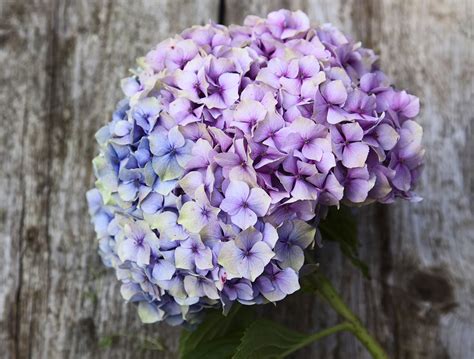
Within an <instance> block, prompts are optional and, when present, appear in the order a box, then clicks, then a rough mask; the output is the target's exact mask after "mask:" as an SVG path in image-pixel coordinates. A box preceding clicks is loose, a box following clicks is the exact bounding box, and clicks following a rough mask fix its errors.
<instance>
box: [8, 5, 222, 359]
mask: <svg viewBox="0 0 474 359" xmlns="http://www.w3.org/2000/svg"><path fill="white" fill-rule="evenodd" d="M217 15H218V3H217V1H214V0H209V1H200V2H199V4H198V3H197V2H194V1H134V2H129V1H85V0H84V1H72V2H71V1H53V0H49V1H48V0H44V1H34V2H30V1H16V0H12V1H2V2H0V24H1V25H0V46H1V49H0V59H1V63H2V68H3V70H2V71H1V75H0V79H1V84H2V92H1V95H0V107H1V108H2V113H1V118H2V120H1V121H2V126H1V130H0V131H1V139H2V143H1V145H0V151H1V152H0V153H1V163H2V171H1V172H2V173H1V175H0V176H1V177H0V178H1V188H2V190H1V200H0V203H1V204H0V206H1V207H0V208H1V212H0V213H1V216H0V220H1V223H0V230H1V237H0V241H1V245H2V249H3V250H2V251H1V252H2V254H1V256H0V258H1V259H2V266H1V269H0V279H1V283H2V284H1V287H0V288H1V289H0V348H1V349H0V351H1V352H2V354H1V356H2V357H7V358H28V357H33V358H92V357H94V358H99V357H114V358H136V357H137V356H139V357H152V356H154V355H155V352H151V351H143V345H142V341H143V338H144V337H151V338H153V337H158V336H160V337H162V338H163V340H164V343H165V344H166V345H167V346H168V347H169V348H171V349H174V348H175V347H176V340H177V333H178V330H177V329H171V328H169V327H166V326H142V325H141V324H140V323H139V320H138V318H137V315H136V310H135V308H134V307H133V306H131V305H127V304H125V303H124V302H123V300H122V299H121V298H120V294H119V291H118V285H117V284H118V283H117V281H116V280H115V278H114V277H113V274H112V273H111V272H108V271H105V270H104V268H103V266H102V265H101V263H100V261H99V258H98V255H97V254H96V245H97V243H96V241H95V239H94V234H93V230H92V228H91V226H90V223H89V218H88V216H87V207H86V203H85V191H86V190H87V189H88V188H90V187H91V186H92V184H93V175H92V172H91V166H90V161H91V160H92V158H93V156H94V154H95V153H96V152H97V148H96V146H95V143H94V142H95V140H94V136H93V135H94V133H95V131H96V130H97V129H98V128H99V127H100V126H102V125H103V124H104V123H106V122H107V121H108V120H109V117H110V115H111V111H112V110H113V107H114V103H115V102H116V101H118V100H119V99H120V86H119V79H120V78H122V77H124V76H126V75H127V70H128V68H130V67H132V66H134V64H135V58H136V57H138V56H142V55H143V54H144V53H145V51H147V49H149V48H151V47H152V46H153V45H154V44H156V43H158V42H159V41H161V40H163V39H165V38H166V37H168V36H170V35H172V34H174V33H176V32H178V31H180V30H182V29H184V28H186V27H188V26H191V25H193V24H195V23H204V22H207V21H209V20H210V19H212V20H214V21H217ZM124 333H128V334H129V335H130V336H126V337H122V336H120V335H122V334H124ZM112 337H113V338H115V340H114V341H115V343H114V345H113V346H112V347H111V348H110V349H102V348H101V347H100V343H101V340H104V339H107V338H112ZM161 357H174V354H172V353H169V354H166V353H165V354H164V355H161Z"/></svg>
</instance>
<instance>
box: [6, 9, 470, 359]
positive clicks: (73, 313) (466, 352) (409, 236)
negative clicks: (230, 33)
mask: <svg viewBox="0 0 474 359" xmlns="http://www.w3.org/2000/svg"><path fill="white" fill-rule="evenodd" d="M282 7H286V8H292V9H297V8H300V9H302V10H304V11H306V12H307V13H308V15H309V16H310V18H311V20H312V21H314V22H315V23H322V22H332V23H334V24H335V25H337V26H338V27H340V28H341V29H343V30H344V31H346V32H348V33H351V34H352V35H353V36H354V37H355V38H357V39H360V40H361V41H362V42H363V44H364V45H365V46H368V47H373V48H375V49H376V51H377V52H378V53H379V54H380V58H381V64H382V67H383V69H384V70H386V71H387V72H388V73H389V74H390V75H391V76H392V78H393V79H395V83H396V84H397V85H398V86H400V87H404V88H407V89H409V90H410V91H411V92H413V93H415V94H417V95H418V96H419V97H420V98H421V100H422V113H421V120H420V121H421V123H422V125H423V127H424V131H425V137H424V143H425V146H426V149H427V151H426V152H427V156H426V169H425V171H424V174H423V177H422V180H421V185H420V192H421V194H422V195H423V196H424V198H425V200H424V201H423V202H421V203H419V204H407V203H397V204H396V205H393V206H389V207H384V206H381V205H375V206H371V207H369V208H364V209H363V210H361V211H360V223H361V225H360V229H359V235H360V239H361V242H362V247H361V256H362V258H363V259H364V260H365V261H367V262H368V263H369V264H370V267H371V273H372V276H373V279H372V280H371V281H368V280H366V279H363V278H362V276H361V275H360V274H359V273H358V272H357V271H356V270H354V269H353V268H352V266H351V265H350V264H349V263H348V261H347V260H346V259H344V258H342V257H341V255H340V254H339V252H338V250H337V248H335V247H334V246H333V245H331V244H326V245H325V246H324V248H323V249H322V250H321V265H322V267H323V268H324V270H325V271H326V272H327V273H330V276H331V278H332V280H333V281H334V283H335V285H336V286H337V287H338V288H339V289H340V291H341V292H342V293H343V296H344V298H345V299H346V301H347V302H348V303H349V304H350V306H351V307H352V308H353V310H354V311H355V312H356V313H358V314H359V315H360V317H361V319H362V321H363V322H364V323H366V324H367V325H368V327H369V328H370V329H371V330H372V331H373V332H374V333H375V334H376V335H377V337H378V338H379V340H380V341H381V342H382V344H383V345H384V346H385V347H386V348H387V350H388V352H389V353H390V356H391V357H393V358H400V359H401V358H430V359H431V358H453V359H458V358H459V359H469V358H472V356H473V353H474V279H473V273H474V219H473V211H474V204H473V203H474V202H473V193H474V176H473V172H474V162H473V152H474V146H473V142H472V138H473V128H474V126H473V125H472V121H473V92H474V89H473V81H472V78H473V68H474V63H473V61H474V60H473V58H474V57H473V49H474V43H473V39H472V36H473V33H472V32H473V20H472V19H473V15H474V13H473V3H472V1H470V0H457V1H456V0H443V1H440V0H416V1H408V0H381V1H379V0H319V1H317V0H296V1H277V0H264V1H250V0H246V1H243V0H221V1H218V0H206V1H203V0H200V1H182V0H169V1H162V0H159V1H158V0H157V1H151V0H149V1H147V0H140V1H126V0H120V1H119V0H109V1H105V0H104V1H92V0H91V1H87V0H83V1H78V0H77V1H65V0H34V1H26V0H0V64H1V65H2V69H1V71H0V86H1V91H0V109H1V112H0V118H1V126H0V138H1V142H0V163H1V167H0V168H1V171H0V248H1V249H0V260H1V263H2V265H1V266H0V356H2V357H3V356H4V357H6V358H28V357H31V358H103V357H114V358H138V357H140V358H141V357H159V358H174V357H176V356H175V354H174V350H175V348H176V344H177V338H178V334H179V330H177V329H175V328H174V329H173V328H170V327H167V326H164V325H162V326H160V325H141V324H140V323H139V320H138V318H137V315H136V311H135V308H133V306H132V305H127V304H125V303H124V302H123V300H122V299H121V298H120V294H119V292H118V285H117V283H116V281H115V280H114V278H113V274H112V273H110V272H107V271H106V270H104V268H103V267H102V265H101V264H100V261H99V259H98V256H97V254H96V242H95V240H94V235H93V231H92V227H91V226H90V225H89V217H88V215H87V208H86V203H85V197H84V193H85V191H86V189H88V188H90V187H91V186H92V183H93V176H92V172H91V165H90V161H91V159H92V157H93V156H94V154H95V152H96V151H97V149H96V146H95V142H94V138H93V134H94V132H95V131H96V129H97V128H98V127H100V126H101V125H102V124H104V123H105V122H107V121H108V118H109V117H110V114H111V111H112V109H113V106H114V103H115V101H117V100H118V99H119V98H120V89H119V81H118V79H120V78H121V77H123V76H125V75H126V74H127V69H128V68H129V67H131V66H133V64H134V60H135V58H136V57H137V56H141V55H142V54H144V52H145V51H146V50H147V49H149V48H150V47H151V46H153V45H154V44H155V43H157V42H158V41H160V40H163V39H165V38H166V37H168V36H170V35H172V34H174V33H176V32H178V31H180V30H181V29H184V28H185V27H187V26H190V25H192V24H196V23H203V22H206V21H208V20H209V19H212V20H214V21H219V20H220V21H223V22H225V23H240V22H242V20H243V18H244V17H245V16H246V15H247V14H257V15H265V14H266V13H267V12H269V11H271V10H274V9H278V8H282ZM277 310H278V313H279V314H278V319H279V320H281V321H283V322H285V323H287V324H289V325H291V326H292V327H294V328H295V329H300V330H305V331H308V332H309V331H312V330H316V329H317V328H323V327H325V326H327V325H330V324H334V323H335V322H336V321H337V318H336V317H335V315H334V314H333V313H332V312H331V311H330V310H328V308H327V307H326V306H325V305H324V304H323V303H321V302H319V301H317V300H314V299H312V298H311V297H309V296H305V295H302V294H298V295H295V296H293V297H291V298H289V300H288V301H286V302H285V303H284V304H282V305H279V306H278V307H277ZM270 315H273V316H276V315H277V311H275V310H272V311H271V313H270ZM125 333H127V336H123V334H125ZM158 336H159V337H160V338H162V340H163V341H164V343H165V345H166V346H167V348H168V351H167V352H165V353H158V354H157V352H153V351H150V350H146V349H144V346H143V343H142V342H143V340H144V338H156V337H158ZM110 338H114V339H113V340H114V344H113V346H111V347H109V348H102V347H101V343H103V342H104V341H105V340H107V339H110ZM299 357H317V358H340V359H342V358H367V357H368V356H367V354H366V352H365V351H364V349H363V348H362V347H361V346H360V345H359V344H357V342H356V341H355V340H354V339H353V338H352V337H351V336H350V335H347V334H341V335H337V336H333V337H330V338H327V339H325V340H324V341H322V342H320V343H317V344H315V345H313V346H312V347H311V348H308V349H306V350H304V351H302V352H301V353H300V354H299Z"/></svg>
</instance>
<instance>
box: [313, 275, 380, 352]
mask: <svg viewBox="0 0 474 359" xmlns="http://www.w3.org/2000/svg"><path fill="white" fill-rule="evenodd" d="M309 280H310V281H311V282H312V284H313V288H314V289H315V290H316V291H317V293H318V294H319V295H320V296H321V297H322V298H324V299H325V300H326V301H327V302H328V303H329V304H330V305H331V306H332V307H333V308H334V310H335V311H336V312H337V313H338V314H339V315H340V316H341V317H343V318H344V319H346V320H347V321H348V322H349V323H350V324H351V327H350V328H348V330H350V331H351V332H352V333H353V334H354V335H355V336H356V337H357V339H359V341H360V342H361V343H362V345H363V346H364V347H365V348H366V349H367V350H368V351H369V353H370V354H371V355H372V357H373V358H374V359H388V355H387V353H385V351H384V350H383V348H382V347H381V346H380V344H379V343H377V341H376V340H375V338H374V337H372V336H371V335H370V333H369V332H368V331H367V329H365V327H364V326H363V325H362V323H361V322H360V320H359V318H357V316H356V315H355V314H354V313H353V312H352V311H351V310H350V309H349V307H348V306H347V305H346V304H345V303H344V301H343V300H342V298H341V297H340V295H339V294H338V293H337V291H336V290H335V289H334V287H333V286H332V284H331V282H330V281H329V280H328V279H327V278H326V277H325V276H324V275H322V274H321V273H320V272H316V273H314V274H313V275H312V276H311V278H310V279H309Z"/></svg>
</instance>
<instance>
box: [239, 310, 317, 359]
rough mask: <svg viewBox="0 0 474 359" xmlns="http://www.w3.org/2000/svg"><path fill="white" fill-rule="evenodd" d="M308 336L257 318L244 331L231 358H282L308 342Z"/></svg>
mask: <svg viewBox="0 0 474 359" xmlns="http://www.w3.org/2000/svg"><path fill="white" fill-rule="evenodd" d="M310 338H311V336H309V335H305V334H301V333H298V332H295V331H293V330H290V329H288V328H286V327H284V326H282V325H280V324H277V323H275V322H272V321H269V320H265V319H258V320H256V321H255V322H253V323H252V324H251V325H250V327H249V328H248V329H247V330H246V331H245V334H244V336H243V337H242V340H241V343H240V345H239V347H238V348H237V352H236V354H235V355H234V356H233V357H232V359H261V358H266V359H267V358H268V359H277V358H284V357H285V356H286V355H288V354H290V353H292V352H294V351H296V350H298V349H300V348H301V347H303V346H305V345H306V344H309V342H308V339H310Z"/></svg>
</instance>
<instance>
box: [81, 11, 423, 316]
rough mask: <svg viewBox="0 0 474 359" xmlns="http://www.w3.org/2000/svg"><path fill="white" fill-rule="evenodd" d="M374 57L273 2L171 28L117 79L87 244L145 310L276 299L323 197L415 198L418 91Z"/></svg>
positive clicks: (295, 268)
mask: <svg viewBox="0 0 474 359" xmlns="http://www.w3.org/2000/svg"><path fill="white" fill-rule="evenodd" d="M376 59H377V58H376V56H375V55H374V54H373V52H372V51H371V50H369V49H365V48H362V47H361V46H360V44H359V43H356V42H354V41H353V40H352V39H350V38H349V37H347V36H345V35H344V34H343V33H341V32H340V31H339V30H337V29H336V28H334V27H333V26H331V25H328V24H326V25H322V26H319V27H312V26H311V24H310V21H309V19H308V17H307V16H306V15H305V14H304V13H303V12H301V11H296V12H290V11H288V10H280V11H275V12H272V13H270V14H269V15H268V17H267V18H265V19H262V18H259V17H255V16H249V17H248V18H247V19H246V20H245V22H244V25H243V26H236V25H232V26H229V27H225V26H222V25H216V24H213V23H211V24H208V25H205V26H195V27H192V28H190V29H187V30H184V31H183V32H182V33H181V34H180V35H176V36H175V37H173V38H172V39H168V40H165V41H163V42H161V43H160V44H158V45H157V46H156V47H155V48H154V49H152V50H151V51H150V52H149V53H148V54H147V55H146V56H145V57H144V58H142V59H141V60H140V61H139V66H138V67H137V68H136V69H135V70H133V72H132V76H130V77H128V78H126V79H124V80H122V83H121V85H122V90H123V93H124V95H125V98H124V99H123V100H121V101H120V102H119V103H118V106H117V109H116V111H115V112H114V114H113V116H112V120H111V122H110V123H108V124H107V125H106V126H105V127H103V128H102V129H100V130H99V131H98V133H97V135H96V137H97V141H98V143H99V145H100V154H99V155H98V156H97V157H96V158H95V159H94V161H93V164H94V170H95V175H96V177H97V181H96V184H95V188H94V189H92V190H91V191H89V192H88V194H87V198H88V202H89V208H90V214H91V216H92V219H93V222H94V226H95V230H96V233H97V236H98V237H99V240H100V246H99V253H100V255H101V257H102V259H103V261H104V263H105V265H107V266H109V267H112V268H114V269H115V271H116V274H117V278H118V279H119V280H120V281H121V282H122V288H121V293H122V296H123V297H124V298H125V299H126V300H128V301H132V302H137V303H138V312H139V315H140V318H141V319H142V320H143V321H144V322H147V323H150V322H156V321H166V322H168V323H170V324H172V325H179V324H193V323H195V322H197V321H199V318H200V317H201V311H202V310H203V309H205V308H210V307H221V308H223V310H224V312H226V311H228V309H229V308H230V306H231V305H232V304H233V303H236V302H240V303H242V304H244V305H253V304H261V303H267V302H277V301H280V300H282V299H283V298H285V297H286V296H287V295H289V294H292V293H294V292H295V291H297V290H298V289H299V272H300V270H301V268H302V267H303V265H304V251H305V250H306V249H307V248H310V247H312V246H313V244H314V237H315V232H316V229H315V228H314V227H312V226H311V225H309V224H308V223H307V222H308V221H311V220H313V219H316V221H315V222H318V220H319V219H321V218H318V217H317V216H318V213H324V210H323V209H324V208H325V207H327V206H339V205H340V204H341V203H344V204H347V205H362V204H367V203H370V202H375V201H378V202H381V203H389V202H393V201H394V200H395V199H396V198H397V197H401V198H405V199H409V200H412V201H416V200H418V197H417V196H416V195H415V194H414V192H413V187H414V185H415V184H416V182H417V179H418V177H419V175H420V170H421V167H422V163H423V152H424V150H423V148H422V146H421V136H422V129H421V127H420V125H418V124H417V122H416V120H415V117H416V115H417V114H418V111H419V101H418V99H417V98H416V97H415V96H413V95H410V94H408V93H406V92H405V91H399V90H397V89H395V88H394V87H393V86H391V85H390V82H389V81H388V79H387V77H386V76H385V75H384V74H383V73H382V72H381V71H379V70H378V68H377V65H376V63H375V61H376ZM315 217H316V218H315Z"/></svg>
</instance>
